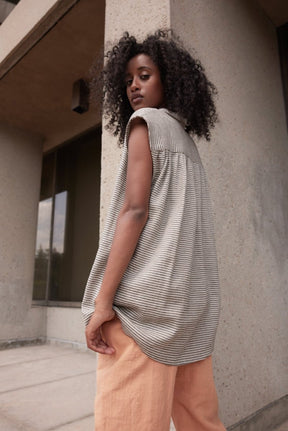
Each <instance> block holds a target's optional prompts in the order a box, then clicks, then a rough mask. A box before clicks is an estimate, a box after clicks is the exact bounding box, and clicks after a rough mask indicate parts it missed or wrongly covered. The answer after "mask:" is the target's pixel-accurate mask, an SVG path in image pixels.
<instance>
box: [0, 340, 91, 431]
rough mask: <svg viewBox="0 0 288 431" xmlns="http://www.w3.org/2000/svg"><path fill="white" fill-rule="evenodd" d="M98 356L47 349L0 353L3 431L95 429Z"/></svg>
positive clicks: (73, 350) (38, 348)
mask: <svg viewBox="0 0 288 431" xmlns="http://www.w3.org/2000/svg"><path fill="white" fill-rule="evenodd" d="M95 367H96V355H94V354H93V353H88V352H82V351H79V350H75V349H73V348H69V347H62V346H61V347H59V346H56V345H49V344H48V345H43V346H32V347H20V348H16V349H9V350H2V351H1V352H0V382H1V384H0V430H1V431H42V430H43V431H44V430H45V431H48V430H49V431H52V430H53V431H54V430H57V431H84V430H85V431H89V430H91V431H92V430H93V401H94V393H95Z"/></svg>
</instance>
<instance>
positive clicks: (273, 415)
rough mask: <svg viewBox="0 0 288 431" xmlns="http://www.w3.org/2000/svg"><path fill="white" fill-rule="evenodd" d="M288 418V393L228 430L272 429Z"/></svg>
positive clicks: (269, 430)
mask: <svg viewBox="0 0 288 431" xmlns="http://www.w3.org/2000/svg"><path fill="white" fill-rule="evenodd" d="M287 419H288V395H285V396H284V397H282V398H280V399H279V400H276V401H273V402H272V403H270V404H268V405H267V406H265V407H263V408H262V409H260V410H257V411H256V412H255V413H252V415H250V416H248V417H247V418H245V419H242V420H241V421H240V422H238V423H237V424H235V425H232V426H230V427H229V428H227V431H255V430H261V431H272V430H273V429H275V427H276V426H278V425H281V424H282V423H283V422H285V421H286V420H287Z"/></svg>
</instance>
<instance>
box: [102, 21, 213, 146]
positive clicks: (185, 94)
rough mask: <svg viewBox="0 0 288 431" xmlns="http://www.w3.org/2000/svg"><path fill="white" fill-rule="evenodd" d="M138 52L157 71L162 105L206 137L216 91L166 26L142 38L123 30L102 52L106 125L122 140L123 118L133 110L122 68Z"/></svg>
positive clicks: (198, 63) (199, 135)
mask: <svg viewBox="0 0 288 431" xmlns="http://www.w3.org/2000/svg"><path fill="white" fill-rule="evenodd" d="M138 54H146V55H148V56H149V57H150V58H151V59H152V61H153V62H154V63H155V64H156V65H157V67H158V68H159V71H160V76H161V80H162V83H163V87H164V97H165V103H164V104H165V108H167V109H168V110H170V111H173V112H175V113H177V114H179V115H180V116H181V117H182V118H184V119H185V122H186V131H187V132H188V133H190V134H194V135H197V136H198V137H205V138H206V139H207V140H210V130H211V128H212V127H214V124H215V122H216V121H217V114H216V108H215V104H214V100H213V97H214V96H215V95H216V93H217V91H216V88H215V86H214V85H213V84H212V83H211V82H210V81H209V80H208V79H207V78H206V76H205V73H204V68H203V66H202V65H201V63H200V61H199V60H197V59H194V58H193V57H192V56H191V55H190V54H189V52H187V51H186V50H185V49H184V48H183V46H182V44H181V42H180V41H179V39H178V38H177V37H176V36H175V35H174V33H173V32H172V31H170V30H158V31H157V32H156V33H155V34H153V35H149V36H148V37H147V38H146V39H145V40H144V41H143V42H137V40H136V39H135V37H134V36H130V35H129V33H127V32H126V33H124V35H123V37H121V39H120V40H119V42H118V44H117V45H115V46H114V47H113V48H112V49H111V50H109V51H108V52H107V54H106V55H105V57H106V59H107V61H106V64H105V67H104V70H103V72H102V79H103V92H104V94H103V96H104V101H103V102H104V103H103V109H104V115H105V118H107V119H109V121H108V124H107V126H106V127H107V129H109V130H110V131H112V132H113V134H114V135H115V136H117V135H119V143H120V145H121V144H123V141H124V136H125V129H126V125H127V122H128V120H129V118H130V116H131V114H132V113H133V110H132V108H131V106H130V103H129V101H128V98H127V95H126V84H125V79H124V77H125V70H126V66H127V63H128V61H129V60H130V59H131V58H133V57H135V56H136V55H138Z"/></svg>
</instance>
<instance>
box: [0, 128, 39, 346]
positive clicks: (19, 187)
mask: <svg viewBox="0 0 288 431" xmlns="http://www.w3.org/2000/svg"><path fill="white" fill-rule="evenodd" d="M0 143H1V144H0V196H1V211H0V238H1V252H0V342H3V341H5V340H16V339H17V340H21V339H29V338H37V337H43V336H45V325H46V318H45V316H46V311H45V309H43V308H42V307H35V308H34V307H33V308H32V307H31V303H32V289H33V268H34V253H35V238H36V227H37V211H38V200H39V188H40V175H41V162H42V144H41V140H40V138H38V137H36V136H33V135H31V134H29V133H26V132H24V131H21V130H16V129H14V128H12V127H8V126H6V125H3V124H0Z"/></svg>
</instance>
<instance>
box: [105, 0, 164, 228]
mask: <svg viewBox="0 0 288 431" xmlns="http://www.w3.org/2000/svg"><path fill="white" fill-rule="evenodd" d="M140 17H141V25H140V23H139V18H140ZM169 26H170V2H169V0H158V1H157V2H152V1H149V2H148V3H147V2H135V1H133V0H127V1H125V7H123V4H122V3H121V2H119V1H117V0H106V11H105V50H108V49H109V47H111V46H113V44H114V43H116V42H117V41H118V40H119V38H120V37H121V36H122V35H123V33H124V32H125V31H128V32H129V33H130V34H132V35H134V36H136V37H140V38H141V37H143V36H145V35H146V34H147V33H149V32H153V31H155V30H156V29H157V28H158V27H169ZM104 124H105V120H104ZM120 156H121V151H120V150H119V148H118V147H117V140H116V139H115V138H114V137H113V136H112V135H111V134H110V133H109V132H107V131H106V130H105V129H104V128H103V136H102V170H101V215H100V228H101V229H102V228H103V224H104V222H105V219H106V215H107V210H108V207H109V203H110V200H111V195H112V191H113V187H114V183H115V177H116V173H117V168H118V164H119V160H120Z"/></svg>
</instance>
